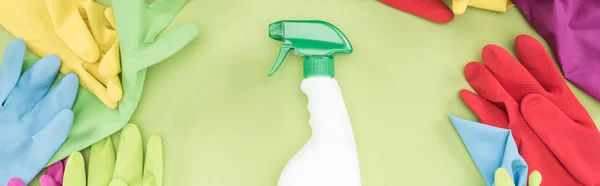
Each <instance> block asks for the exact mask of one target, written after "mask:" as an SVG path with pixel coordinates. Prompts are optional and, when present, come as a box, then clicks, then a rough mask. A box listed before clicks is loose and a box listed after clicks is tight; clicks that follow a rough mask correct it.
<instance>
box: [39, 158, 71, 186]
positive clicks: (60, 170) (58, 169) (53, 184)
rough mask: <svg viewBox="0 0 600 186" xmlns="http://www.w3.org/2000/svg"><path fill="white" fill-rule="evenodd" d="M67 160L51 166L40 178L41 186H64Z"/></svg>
mask: <svg viewBox="0 0 600 186" xmlns="http://www.w3.org/2000/svg"><path fill="white" fill-rule="evenodd" d="M66 165H67V158H65V159H64V160H61V161H58V162H56V163H54V164H52V165H50V166H49V167H48V168H47V169H46V174H44V175H43V176H42V177H41V178H40V185H41V186H62V184H63V175H64V174H65V166H66Z"/></svg>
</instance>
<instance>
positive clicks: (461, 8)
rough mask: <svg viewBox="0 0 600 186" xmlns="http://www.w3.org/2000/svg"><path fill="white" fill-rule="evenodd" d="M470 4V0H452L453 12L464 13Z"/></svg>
mask: <svg viewBox="0 0 600 186" xmlns="http://www.w3.org/2000/svg"><path fill="white" fill-rule="evenodd" d="M467 6H469V0H452V12H454V13H455V14H458V15H460V14H463V13H465V10H467Z"/></svg>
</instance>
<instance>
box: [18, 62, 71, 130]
mask: <svg viewBox="0 0 600 186" xmlns="http://www.w3.org/2000/svg"><path fill="white" fill-rule="evenodd" d="M78 89H79V78H77V75H75V74H74V73H69V74H67V75H65V76H64V77H63V78H62V79H61V80H60V81H59V82H58V83H57V84H56V86H55V87H54V88H53V89H52V90H51V91H50V93H48V94H47V95H46V96H45V97H44V98H43V99H42V100H41V101H40V102H38V103H37V105H36V106H35V107H34V108H33V109H32V110H31V112H29V113H28V114H27V115H26V116H25V119H33V120H36V121H35V122H32V123H33V124H32V126H31V127H32V130H33V131H35V132H37V131H39V130H42V128H44V127H46V124H47V123H49V122H50V119H52V117H53V116H55V115H56V114H58V113H59V112H61V111H63V110H66V109H67V110H68V109H71V108H72V107H73V103H74V102H75V97H76V96H77V90H78Z"/></svg>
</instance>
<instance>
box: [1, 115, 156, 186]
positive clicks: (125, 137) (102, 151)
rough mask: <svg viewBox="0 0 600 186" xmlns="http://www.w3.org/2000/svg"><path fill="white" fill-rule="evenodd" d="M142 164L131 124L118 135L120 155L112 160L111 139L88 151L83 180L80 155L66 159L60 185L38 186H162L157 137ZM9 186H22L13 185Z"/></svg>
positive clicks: (45, 183)
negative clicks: (87, 165)
mask: <svg viewBox="0 0 600 186" xmlns="http://www.w3.org/2000/svg"><path fill="white" fill-rule="evenodd" d="M147 148H148V149H147V151H146V161H145V163H142V162H143V160H144V154H143V145H142V136H141V135H140V131H139V129H138V128H137V126H135V125H134V124H128V125H126V126H125V127H124V128H123V130H122V131H121V138H120V142H119V151H118V153H117V155H116V159H115V148H114V146H113V142H112V140H111V138H110V137H107V138H104V139H102V140H100V141H98V142H96V143H94V144H93V145H92V147H91V153H90V160H89V167H88V170H89V172H88V174H87V179H86V172H85V162H84V160H83V156H82V155H81V153H79V152H74V153H72V154H71V156H69V161H68V162H67V166H66V169H65V172H64V177H63V178H62V179H63V180H64V181H63V183H62V184H61V183H59V182H54V181H51V180H47V181H42V182H40V184H41V186H57V185H63V186H85V185H88V186H96V185H97V186H106V185H110V186H136V185H144V186H161V185H162V176H163V175H162V174H163V157H162V142H161V139H160V137H158V136H151V137H150V140H149V141H148V147H147ZM11 184H13V185H10V184H9V185H8V186H24V184H23V183H18V182H13V183H11Z"/></svg>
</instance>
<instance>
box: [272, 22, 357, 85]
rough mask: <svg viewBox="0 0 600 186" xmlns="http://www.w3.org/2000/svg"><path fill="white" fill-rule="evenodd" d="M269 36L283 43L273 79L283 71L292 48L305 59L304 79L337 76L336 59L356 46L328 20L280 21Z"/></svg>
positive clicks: (273, 71) (274, 68) (273, 25)
mask: <svg viewBox="0 0 600 186" xmlns="http://www.w3.org/2000/svg"><path fill="white" fill-rule="evenodd" d="M269 37H271V38H272V39H275V40H279V41H283V45H281V50H280V51H279V56H277V61H276V62H275V65H273V68H272V69H271V72H269V77H270V76H272V75H273V74H274V73H275V71H277V69H279V67H280V66H281V64H282V63H283V60H284V59H285V57H286V56H287V54H288V53H289V52H290V50H291V49H294V52H295V53H296V54H299V55H301V56H305V59H304V77H308V76H330V77H333V76H334V62H333V56H334V55H335V54H338V53H352V45H351V44H350V41H348V38H346V36H345V35H344V34H343V33H342V31H340V30H339V29H338V28H337V27H335V26H333V25H332V24H330V23H328V22H325V21H318V20H283V21H277V22H274V23H271V24H270V25H269Z"/></svg>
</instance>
